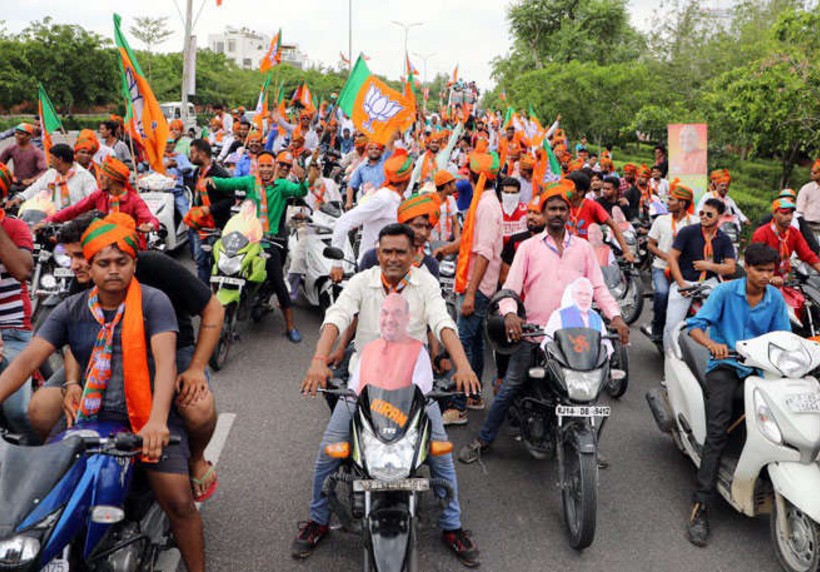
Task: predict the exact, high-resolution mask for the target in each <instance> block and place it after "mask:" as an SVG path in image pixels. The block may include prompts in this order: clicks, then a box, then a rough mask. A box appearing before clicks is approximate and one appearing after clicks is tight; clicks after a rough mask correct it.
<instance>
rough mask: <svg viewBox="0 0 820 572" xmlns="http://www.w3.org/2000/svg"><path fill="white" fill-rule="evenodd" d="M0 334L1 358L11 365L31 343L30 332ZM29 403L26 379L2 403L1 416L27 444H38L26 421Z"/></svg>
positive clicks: (16, 330)
mask: <svg viewBox="0 0 820 572" xmlns="http://www.w3.org/2000/svg"><path fill="white" fill-rule="evenodd" d="M0 333H2V336H3V358H4V361H5V362H6V363H11V362H12V360H14V358H15V357H17V354H19V353H20V352H21V351H23V348H25V347H26V346H27V345H28V343H29V342H30V341H31V332H30V331H28V330H18V329H14V328H8V329H4V330H2V331H0ZM2 369H5V367H2ZM29 401H31V380H28V379H27V380H26V382H25V383H24V384H23V386H22V387H21V388H20V389H18V390H17V391H16V392H14V393H13V394H12V395H11V396H9V398H8V399H6V400H5V401H4V402H3V415H4V416H5V418H6V421H8V424H9V426H10V427H11V430H12V431H14V432H15V433H19V434H21V435H23V436H24V437H26V439H27V440H29V442H32V443H36V442H38V438H37V435H36V433H34V430H33V429H32V428H31V424H30V423H29V421H28V404H29Z"/></svg>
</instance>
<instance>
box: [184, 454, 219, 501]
mask: <svg viewBox="0 0 820 572" xmlns="http://www.w3.org/2000/svg"><path fill="white" fill-rule="evenodd" d="M205 462H206V463H207V464H208V470H207V471H205V474H204V475H202V476H201V477H199V478H196V477H191V485H192V486H191V488H192V489H193V492H194V501H195V502H205V501H206V500H208V499H209V498H211V497H212V496H214V493H215V492H216V487H217V485H218V483H219V477H218V476H217V475H216V469H215V468H214V464H213V463H212V462H210V461H205ZM211 475H213V478H214V480H213V481H211V484H210V485H208V488H206V489H205V490H204V491H202V492H201V493H200V494H199V495H197V494H196V490H197V489H201V488H202V486H203V485H204V484H205V483H206V482H207V481H208V479H209V478H210V477H211Z"/></svg>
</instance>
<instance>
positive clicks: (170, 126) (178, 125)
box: [168, 119, 185, 131]
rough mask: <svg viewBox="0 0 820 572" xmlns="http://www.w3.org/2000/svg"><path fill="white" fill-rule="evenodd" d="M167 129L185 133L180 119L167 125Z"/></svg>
mask: <svg viewBox="0 0 820 572" xmlns="http://www.w3.org/2000/svg"><path fill="white" fill-rule="evenodd" d="M168 129H176V130H177V131H185V125H184V124H183V123H182V119H174V120H173V121H171V123H169V124H168Z"/></svg>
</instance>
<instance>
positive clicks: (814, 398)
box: [786, 393, 820, 413]
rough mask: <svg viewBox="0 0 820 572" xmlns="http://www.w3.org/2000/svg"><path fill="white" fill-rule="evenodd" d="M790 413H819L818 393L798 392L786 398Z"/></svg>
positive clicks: (819, 399) (819, 395)
mask: <svg viewBox="0 0 820 572" xmlns="http://www.w3.org/2000/svg"><path fill="white" fill-rule="evenodd" d="M786 405H787V406H788V407H789V409H790V410H791V411H792V413H820V393H798V394H796V395H792V396H789V397H787V398H786Z"/></svg>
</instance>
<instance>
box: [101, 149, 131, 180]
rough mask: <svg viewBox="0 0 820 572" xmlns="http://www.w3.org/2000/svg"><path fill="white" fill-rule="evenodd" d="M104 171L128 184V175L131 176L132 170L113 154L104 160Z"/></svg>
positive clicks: (114, 178) (112, 177)
mask: <svg viewBox="0 0 820 572" xmlns="http://www.w3.org/2000/svg"><path fill="white" fill-rule="evenodd" d="M102 172H103V173H105V174H106V175H108V176H109V177H110V178H111V179H113V180H115V181H117V182H118V183H121V184H123V185H127V184H128V177H130V176H131V171H130V170H129V169H128V167H126V166H125V163H123V162H122V161H120V160H119V159H115V158H114V157H113V156H111V155H109V156H108V157H106V158H105V161H103V164H102Z"/></svg>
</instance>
